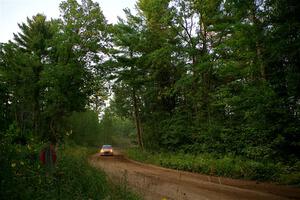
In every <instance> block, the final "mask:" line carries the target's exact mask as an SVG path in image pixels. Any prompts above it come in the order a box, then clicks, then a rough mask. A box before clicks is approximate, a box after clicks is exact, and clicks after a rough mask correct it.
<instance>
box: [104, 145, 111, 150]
mask: <svg viewBox="0 0 300 200" xmlns="http://www.w3.org/2000/svg"><path fill="white" fill-rule="evenodd" d="M111 148H112V147H111V145H103V146H102V149H111Z"/></svg>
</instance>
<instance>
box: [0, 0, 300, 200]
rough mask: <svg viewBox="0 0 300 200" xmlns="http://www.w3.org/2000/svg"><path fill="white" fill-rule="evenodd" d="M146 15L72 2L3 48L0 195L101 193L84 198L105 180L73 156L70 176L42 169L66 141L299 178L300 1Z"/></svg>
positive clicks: (231, 172) (166, 5) (149, 10)
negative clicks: (49, 153) (46, 151)
mask: <svg viewBox="0 0 300 200" xmlns="http://www.w3.org/2000/svg"><path fill="white" fill-rule="evenodd" d="M136 8H137V10H136V12H135V14H133V13H132V12H131V11H130V10H125V14H126V18H125V19H120V20H119V22H118V23H117V24H115V25H110V24H108V23H107V21H106V19H105V17H104V16H103V13H102V11H101V8H100V6H99V5H98V3H95V2H93V1H92V0H82V2H81V4H79V3H78V2H77V1H76V0H66V1H63V2H62V3H61V4H60V10H61V18H59V19H51V20H48V19H47V18H46V16H44V15H42V14H37V15H35V16H32V17H31V18H27V21H26V22H24V23H21V24H19V28H20V32H19V33H17V34H14V40H13V41H9V42H8V43H2V44H0V145H1V155H0V160H1V172H5V173H3V174H1V176H3V177H1V181H2V180H4V182H3V181H2V182H1V184H2V185H1V190H2V191H1V195H2V194H5V195H11V197H12V198H19V197H20V196H18V195H21V194H22V193H24V195H25V196H24V198H27V196H28V197H29V196H30V197H32V198H37V199H39V198H41V196H42V195H45V194H44V193H45V192H46V191H47V192H48V193H49V195H50V196H49V198H50V199H51V198H54V197H53V195H54V194H56V195H67V196H64V197H65V198H71V196H72V195H74V197H75V198H77V197H78V199H85V198H89V197H90V196H89V195H96V196H94V197H99V198H102V197H104V196H101V195H104V194H105V191H106V189H107V188H105V187H103V188H98V187H97V188H96V187H91V188H89V189H87V190H86V187H87V186H88V185H89V184H91V185H94V186H95V185H96V184H100V182H101V181H104V179H103V175H101V174H100V175H99V174H98V175H99V177H98V178H99V180H98V179H97V180H96V179H93V178H90V180H88V179H87V178H84V176H87V177H91V173H93V172H94V171H93V170H92V169H90V168H88V167H87V166H86V163H84V162H81V161H80V160H81V159H77V158H75V157H76V156H75V157H72V156H71V157H70V154H69V153H70V152H68V153H67V152H65V153H66V154H65V155H64V154H62V158H60V159H61V160H60V162H59V164H58V169H59V170H58V171H57V173H58V172H62V174H60V173H58V174H53V175H51V176H50V177H49V176H47V175H46V172H45V171H43V170H42V169H40V168H39V165H38V163H37V160H36V159H37V157H36V156H37V152H38V151H39V150H40V148H41V146H43V145H44V144H46V143H47V144H48V143H50V142H51V143H54V144H55V143H63V141H64V140H65V139H66V138H69V139H71V140H73V141H74V142H75V143H77V144H85V145H97V146H98V145H101V144H105V143H112V144H120V143H124V144H125V143H127V144H129V143H130V141H129V140H128V138H130V140H135V141H136V144H138V145H139V146H140V147H141V148H144V147H145V148H146V149H148V150H149V149H151V150H156V151H162V152H164V151H169V152H173V153H174V154H175V155H173V156H172V155H169V154H158V155H156V154H155V155H153V157H151V156H150V157H149V156H148V155H147V154H145V155H144V154H141V155H140V156H145V158H148V157H149V159H150V160H154V158H155V159H156V158H158V160H160V163H159V164H161V165H163V166H167V167H172V168H178V169H184V170H191V171H197V172H204V173H213V174H214V175H224V176H230V177H239V178H249V179H261V180H273V181H278V182H281V183H299V162H300V161H299V160H300V135H299V134H300V67H299V65H300V19H299V15H297V13H296V12H297V11H298V10H300V3H299V2H297V1H293V0H247V1H246V0H244V1H240V0H224V1H221V0H202V1H199V0H138V1H137V6H136ZM110 86H112V87H110ZM109 92H112V93H113V95H111V96H113V98H112V101H111V102H110V108H109V109H107V111H106V112H105V113H103V107H105V106H104V105H105V100H107V99H108V96H109V95H108V93H109ZM99 116H101V117H102V120H101V122H100V123H99V121H98V117H99ZM133 124H135V128H134V126H133ZM134 131H136V133H135V134H134V133H133V132H134ZM126 138H127V140H126ZM178 152H181V153H179V154H178V155H177V153H178ZM184 153H188V154H184ZM190 154H192V155H190ZM193 155H197V156H196V157H194V156H193ZM202 155H209V156H207V157H206V156H204V157H203V156H202ZM211 155H214V156H211ZM28 156H29V157H28ZM135 156H138V155H137V154H136V155H135ZM157 156H158V157H157ZM76 164H78V165H79V166H81V167H82V169H84V170H83V171H80V170H81V169H80V168H76V169H74V168H72V165H76ZM69 170H70V171H69ZM72 170H75V171H72ZM76 170H77V171H76ZM78 170H79V171H78ZM71 172H72V173H79V175H80V176H79V177H78V180H77V179H73V178H74V177H72V176H71V174H70V173H71ZM61 175H62V176H61ZM98 175H97V176H98ZM60 179H61V180H60ZM79 179H82V181H80V184H79ZM8 180H9V181H8ZM58 181H62V182H60V183H59V184H60V185H59V186H61V187H65V186H66V185H68V184H70V188H68V187H67V190H66V191H65V190H64V188H60V187H57V182H58ZM77 181H78V182H77ZM85 181H86V182H85ZM89 181H91V182H89ZM98 181H100V182H98ZM25 182H26V183H27V182H28V183H29V184H28V188H27V189H26V188H25V187H24V185H25ZM14 184H15V188H13V187H12V185H14ZM78 184H79V185H78ZM49 185H50V186H51V187H50V188H48V186H49ZM2 186H3V187H2ZM36 187H40V188H41V190H39V191H38V192H37V193H36V194H33V191H34V189H35V188H36ZM75 187H79V189H78V191H76V192H75V191H74V188H75ZM59 188H60V189H59ZM25 189H26V191H25ZM69 189H70V190H69ZM85 190H86V192H85V193H83V192H82V191H85ZM98 190H101V192H99V194H95V193H97V191H98ZM16 191H20V192H16ZM21 192H22V193H21ZM14 195H17V196H14ZM34 195H36V196H34ZM68 195H70V196H68ZM97 195H99V196H97ZM64 197H63V196H62V198H64Z"/></svg>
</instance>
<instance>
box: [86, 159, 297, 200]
mask: <svg viewBox="0 0 300 200" xmlns="http://www.w3.org/2000/svg"><path fill="white" fill-rule="evenodd" d="M89 162H90V164H91V165H92V166H94V167H96V168H101V169H103V170H104V171H105V172H106V173H107V174H108V175H109V177H110V178H111V179H112V180H113V181H117V182H119V183H122V184H127V185H128V186H129V187H131V188H132V189H133V190H134V191H136V192H138V193H139V194H141V195H142V196H143V197H144V199H146V200H161V199H164V198H165V199H167V200H235V199H236V200H244V199H245V200H246V199H247V200H252V199H253V200H254V199H255V200H275V199H300V188H293V187H287V186H278V185H272V184H267V183H258V182H254V181H243V180H234V179H229V178H220V177H212V176H207V175H201V174H195V173H189V172H184V171H178V170H171V169H166V168H162V167H157V166H153V165H148V164H142V163H138V162H135V161H132V160H129V159H126V158H125V157H124V156H122V155H120V154H119V155H114V156H105V157H104V156H100V155H99V154H95V155H93V156H91V157H90V159H89Z"/></svg>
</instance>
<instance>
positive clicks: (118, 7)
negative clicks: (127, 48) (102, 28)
mask: <svg viewBox="0 0 300 200" xmlns="http://www.w3.org/2000/svg"><path fill="white" fill-rule="evenodd" d="M61 1H62V0H0V30H1V31H0V42H8V40H12V39H13V33H17V32H18V31H19V27H18V23H22V22H26V17H29V18H31V17H32V16H34V15H36V14H37V13H43V14H45V15H46V16H47V18H48V19H50V18H58V17H59V15H60V13H59V4H60V2H61ZM77 1H78V2H79V3H80V2H81V1H80V0H77ZM94 1H96V2H98V3H99V4H100V7H101V9H102V11H103V14H104V15H105V17H106V19H107V20H108V22H109V23H116V22H117V17H118V16H120V17H124V16H125V15H124V12H123V9H125V8H130V9H131V10H133V9H134V7H135V4H136V0H94Z"/></svg>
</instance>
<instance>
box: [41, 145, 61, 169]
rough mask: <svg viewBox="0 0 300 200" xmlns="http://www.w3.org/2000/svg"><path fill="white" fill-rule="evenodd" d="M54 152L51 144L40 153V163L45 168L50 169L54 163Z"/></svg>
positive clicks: (55, 157)
mask: <svg viewBox="0 0 300 200" xmlns="http://www.w3.org/2000/svg"><path fill="white" fill-rule="evenodd" d="M56 159H57V156H56V151H55V147H54V145H53V144H50V145H48V146H47V147H45V148H44V149H43V150H42V151H41V152H40V162H41V164H43V165H45V166H46V167H50V168H52V167H53V166H54V165H55V163H56Z"/></svg>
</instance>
